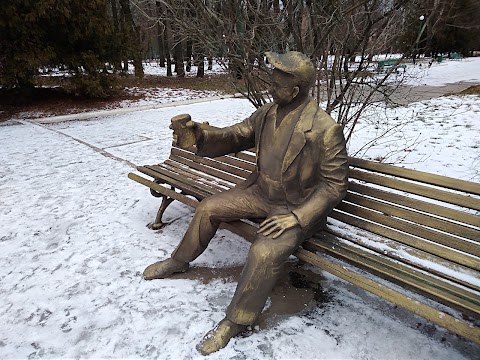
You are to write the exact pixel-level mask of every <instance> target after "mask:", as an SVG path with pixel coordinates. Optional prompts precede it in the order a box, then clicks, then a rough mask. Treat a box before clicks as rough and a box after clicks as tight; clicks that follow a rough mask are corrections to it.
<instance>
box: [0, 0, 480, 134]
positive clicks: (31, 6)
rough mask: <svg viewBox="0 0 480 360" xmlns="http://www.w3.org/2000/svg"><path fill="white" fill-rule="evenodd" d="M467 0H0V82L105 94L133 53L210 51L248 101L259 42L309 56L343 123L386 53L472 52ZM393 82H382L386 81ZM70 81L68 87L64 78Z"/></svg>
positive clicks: (182, 66) (390, 73) (179, 71)
mask: <svg viewBox="0 0 480 360" xmlns="http://www.w3.org/2000/svg"><path fill="white" fill-rule="evenodd" d="M478 19H480V2H479V1H478V0H318V1H314V0H285V1H280V0H89V1H84V2H80V1H73V0H7V1H6V2H5V1H4V2H3V3H2V5H1V6H0V86H1V87H2V88H5V89H6V88H21V89H23V88H26V89H28V88H29V87H33V86H35V82H34V77H35V76H36V75H37V74H38V72H39V71H48V70H50V69H56V70H58V69H59V70H63V71H64V72H65V73H67V74H68V75H69V82H70V85H69V86H71V87H72V88H73V89H74V90H73V91H74V92H75V93H76V94H77V93H78V94H81V95H88V96H92V97H107V96H109V94H110V93H111V92H112V91H113V89H114V88H115V86H114V81H115V80H114V79H115V78H114V76H112V75H118V74H126V73H127V70H128V64H131V65H133V67H134V73H135V76H137V77H139V78H142V77H143V76H144V71H143V61H145V60H148V61H156V62H157V63H158V66H161V67H167V72H166V73H167V76H173V75H175V76H177V77H183V76H185V72H189V71H191V70H192V66H195V71H196V75H197V76H198V77H203V76H204V74H205V65H206V66H212V63H213V62H214V61H215V62H217V63H219V64H221V65H222V66H224V67H225V69H227V70H228V74H230V76H231V79H232V82H233V84H234V85H235V86H236V88H237V91H239V92H241V93H243V94H244V95H245V96H246V97H247V98H248V99H249V100H250V101H251V102H252V103H253V104H254V105H255V106H256V107H259V106H261V105H263V104H264V103H265V102H267V101H268V100H269V99H268V94H267V93H266V92H265V89H266V88H267V86H268V82H269V79H268V76H267V75H268V72H269V70H270V69H269V67H268V64H265V59H264V55H263V54H264V53H265V51H272V50H273V51H277V52H284V51H287V50H297V51H301V52H304V53H305V54H307V55H308V56H310V57H311V59H312V60H313V61H314V62H315V64H316V65H317V69H318V71H317V82H316V86H315V87H314V88H313V89H312V95H313V96H314V97H316V98H317V99H318V101H319V102H320V101H325V102H326V110H327V112H328V113H332V112H335V117H336V118H337V121H338V122H339V123H340V124H342V125H343V126H344V127H349V126H350V127H351V129H353V127H354V125H355V123H356V121H357V120H358V117H359V114H361V112H362V111H364V110H365V109H366V108H367V107H368V106H371V105H373V104H375V103H376V102H378V101H385V100H387V101H389V99H390V94H391V93H392V92H393V91H395V90H396V88H397V87H398V86H401V85H402V81H403V80H402V76H401V74H398V68H395V67H394V66H393V67H390V68H388V70H387V71H385V72H381V73H378V71H376V69H378V68H376V66H377V65H378V59H379V55H381V54H398V55H397V56H396V57H395V58H396V59H397V62H398V63H401V62H405V61H407V59H408V61H415V58H417V57H418V56H419V55H422V56H423V55H424V56H427V57H432V59H434V58H436V56H437V55H438V54H448V53H451V52H458V53H462V54H463V55H464V56H468V55H471V54H472V52H473V51H474V50H480V23H479V21H478ZM392 78H393V79H394V81H393V82H392V81H387V80H389V79H392ZM72 84H73V85H72Z"/></svg>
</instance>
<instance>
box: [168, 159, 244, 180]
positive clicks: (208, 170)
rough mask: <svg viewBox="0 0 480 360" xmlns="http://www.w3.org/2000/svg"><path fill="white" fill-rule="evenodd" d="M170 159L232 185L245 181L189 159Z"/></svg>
mask: <svg viewBox="0 0 480 360" xmlns="http://www.w3.org/2000/svg"><path fill="white" fill-rule="evenodd" d="M170 158H171V159H172V160H175V161H176V162H179V163H181V164H184V165H187V166H190V167H191V168H193V169H195V170H198V171H202V172H204V173H206V174H208V175H211V176H215V177H218V178H219V179H222V180H225V181H229V182H231V183H234V184H239V183H241V182H242V181H244V180H245V179H243V178H241V177H238V176H234V175H230V174H228V173H226V172H225V171H221V170H217V169H215V168H213V167H211V166H206V165H205V164H199V163H196V162H194V161H192V160H190V159H187V158H184V157H179V156H175V155H172V156H171V157H170Z"/></svg>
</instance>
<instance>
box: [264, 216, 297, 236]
mask: <svg viewBox="0 0 480 360" xmlns="http://www.w3.org/2000/svg"><path fill="white" fill-rule="evenodd" d="M298 225H299V224H298V221H297V218H296V217H295V215H293V214H285V215H274V216H271V217H269V218H267V219H266V220H265V221H263V222H262V223H261V224H260V227H259V229H258V231H257V234H262V235H263V236H271V237H272V238H273V239H276V238H278V237H279V236H280V235H282V234H283V233H284V232H285V231H286V230H289V229H291V228H293V227H295V226H298Z"/></svg>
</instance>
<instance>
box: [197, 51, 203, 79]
mask: <svg viewBox="0 0 480 360" xmlns="http://www.w3.org/2000/svg"><path fill="white" fill-rule="evenodd" d="M197 56H198V58H197V61H196V65H197V77H199V78H203V77H204V76H205V61H204V56H203V54H198V55H197Z"/></svg>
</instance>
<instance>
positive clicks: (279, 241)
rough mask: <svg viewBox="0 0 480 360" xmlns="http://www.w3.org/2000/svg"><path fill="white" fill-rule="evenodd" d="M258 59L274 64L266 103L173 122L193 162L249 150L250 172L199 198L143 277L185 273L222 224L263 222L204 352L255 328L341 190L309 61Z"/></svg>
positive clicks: (337, 145)
mask: <svg viewBox="0 0 480 360" xmlns="http://www.w3.org/2000/svg"><path fill="white" fill-rule="evenodd" d="M266 56H267V59H268V60H269V62H270V64H272V65H273V66H274V70H273V72H272V79H271V87H270V89H269V92H270V94H271V95H272V98H273V103H269V104H266V105H264V106H262V107H260V108H259V109H258V110H256V111H255V112H254V113H253V114H252V115H251V116H250V117H249V118H248V119H246V120H244V121H243V122H241V123H238V124H236V125H233V126H229V127H226V128H223V129H219V130H215V129H209V128H208V127H204V126H201V125H200V124H197V123H194V122H191V121H189V116H188V115H181V116H179V118H177V119H172V127H173V128H177V129H178V131H176V135H175V136H177V142H178V143H179V144H185V146H190V145H192V140H191V139H192V137H191V130H193V131H194V134H195V145H196V148H197V154H198V155H201V156H206V157H217V156H222V155H225V154H229V153H235V152H239V151H242V150H246V149H250V148H254V147H255V148H256V151H257V162H256V167H255V169H254V171H253V172H252V174H251V175H250V176H249V177H248V178H247V179H246V181H245V182H243V183H241V184H239V185H237V186H236V187H234V188H232V189H231V190H228V191H224V192H222V193H218V194H215V195H212V196H210V197H207V198H205V199H204V200H203V201H202V202H201V203H200V204H199V206H198V207H197V209H196V211H195V215H194V217H193V219H192V222H191V223H190V225H189V228H188V230H187V232H186V234H185V235H184V237H183V239H182V240H181V242H180V244H179V245H178V247H177V248H176V249H175V251H174V252H173V254H172V255H171V258H170V259H167V260H163V261H159V262H156V263H154V264H152V265H150V266H148V267H147V268H146V269H145V271H144V277H145V279H147V280H151V279H159V278H165V277H168V276H170V275H172V274H173V273H177V272H184V271H186V270H187V269H188V264H189V263H190V262H191V261H193V260H195V259H196V258H197V257H198V256H199V255H200V254H202V252H203V251H204V250H205V249H206V248H207V246H208V244H209V242H210V240H211V239H212V237H213V236H214V235H215V232H216V231H217V229H218V227H219V225H220V223H221V222H229V221H233V220H238V219H245V218H247V219H248V218H255V219H258V218H264V219H265V220H264V221H263V222H262V223H261V224H260V227H259V229H258V231H257V236H256V239H255V241H254V242H253V243H252V246H251V248H250V251H249V254H248V257H247V261H246V263H245V266H244V268H243V271H242V274H241V277H240V280H239V282H238V286H237V289H236V291H235V294H234V296H233V299H232V301H231V303H230V305H229V306H228V308H227V310H226V316H225V318H224V319H223V320H222V321H221V322H220V323H219V324H218V325H217V326H216V327H215V328H214V329H212V330H211V331H210V332H209V333H208V334H207V335H206V336H205V337H204V339H203V340H202V341H201V342H200V344H199V345H198V347H197V349H198V350H199V351H200V352H201V353H202V354H209V353H212V352H214V351H217V350H219V349H221V348H222V347H224V346H226V345H227V343H228V342H229V340H230V339H231V338H232V337H233V336H235V335H237V334H238V333H239V332H241V331H242V330H243V329H245V327H246V326H248V325H252V324H254V323H255V321H256V320H257V318H258V316H259V315H260V313H261V312H262V309H263V307H264V305H265V303H266V301H267V299H268V296H269V294H270V293H271V290H272V288H273V286H274V285H275V283H276V282H277V280H278V277H279V274H281V270H282V268H283V266H284V263H285V262H286V260H287V258H288V257H289V256H290V255H291V254H293V253H294V252H295V250H297V248H298V247H299V246H300V245H301V244H302V242H303V241H304V240H305V239H307V238H309V237H310V236H311V235H312V234H313V233H314V232H316V231H318V230H319V229H321V228H322V227H323V226H324V224H325V221H326V216H327V214H328V213H329V212H330V211H331V210H332V209H333V207H334V206H335V205H337V204H338V203H339V202H340V201H341V199H342V198H343V197H344V196H345V194H346V190H347V177H348V163H347V152H346V148H345V139H344V136H343V132H342V128H341V127H340V126H339V125H338V124H337V123H336V122H335V121H334V120H333V119H332V118H331V117H330V116H329V115H328V114H327V113H325V112H324V111H323V110H321V109H320V108H319V107H318V105H317V102H316V101H315V100H314V99H312V98H311V97H310V96H309V90H310V88H311V86H312V85H313V83H314V81H315V68H314V66H313V64H312V62H311V61H310V59H309V58H308V57H307V56H305V55H304V54H301V53H299V52H294V51H292V52H287V53H286V54H276V53H272V52H267V53H266ZM173 120H175V121H173ZM174 124H175V125H174ZM177 125H178V126H177ZM187 128H190V129H191V130H188V129H187ZM182 134H185V138H184V136H183V135H182Z"/></svg>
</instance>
